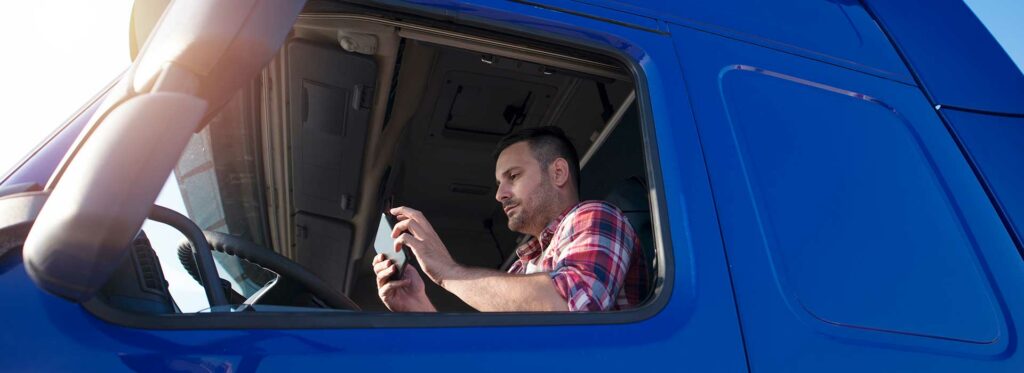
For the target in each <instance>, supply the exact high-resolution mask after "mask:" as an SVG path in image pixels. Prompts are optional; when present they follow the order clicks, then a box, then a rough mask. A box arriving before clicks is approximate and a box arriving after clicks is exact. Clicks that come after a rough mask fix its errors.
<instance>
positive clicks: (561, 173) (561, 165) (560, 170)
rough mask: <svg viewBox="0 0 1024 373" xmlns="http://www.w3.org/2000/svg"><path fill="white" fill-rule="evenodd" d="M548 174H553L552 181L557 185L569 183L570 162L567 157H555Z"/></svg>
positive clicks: (562, 185)
mask: <svg viewBox="0 0 1024 373" xmlns="http://www.w3.org/2000/svg"><path fill="white" fill-rule="evenodd" d="M548 172H549V173H550V174H549V175H548V176H551V182H552V183H553V184H555V186H557V187H559V188H561V187H564V186H565V185H566V184H568V183H569V162H567V161H566V160H565V158H555V160H554V161H552V162H551V166H550V167H548Z"/></svg>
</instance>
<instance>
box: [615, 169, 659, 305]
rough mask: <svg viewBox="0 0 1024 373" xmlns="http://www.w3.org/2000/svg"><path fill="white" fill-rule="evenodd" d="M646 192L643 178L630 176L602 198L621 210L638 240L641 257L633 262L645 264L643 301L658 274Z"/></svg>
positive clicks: (650, 290)
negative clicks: (645, 276)
mask: <svg viewBox="0 0 1024 373" xmlns="http://www.w3.org/2000/svg"><path fill="white" fill-rule="evenodd" d="M648 191H649V189H648V187H647V182H646V181H645V180H644V179H643V178H641V177H639V176H631V177H629V178H627V179H625V180H622V181H621V182H619V183H618V184H616V185H615V186H614V187H612V189H611V191H609V192H608V195H607V196H606V197H605V198H604V200H605V201H607V202H608V203H611V204H612V205H614V206H615V207H618V208H619V210H622V213H623V214H625V215H626V219H629V225H631V226H632V227H633V231H635V232H636V234H637V238H638V239H639V240H640V246H641V250H640V254H641V255H642V257H641V258H634V259H633V260H638V259H639V260H644V261H646V262H647V278H648V279H649V280H648V281H647V284H648V289H645V292H646V293H647V296H646V297H645V299H644V301H646V300H647V299H650V296H651V292H653V291H654V279H655V278H656V276H657V273H658V255H657V253H656V251H655V247H654V231H653V228H652V226H651V205H650V201H649V198H648V196H649V195H650V194H649V193H648Z"/></svg>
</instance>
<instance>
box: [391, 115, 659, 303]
mask: <svg viewBox="0 0 1024 373" xmlns="http://www.w3.org/2000/svg"><path fill="white" fill-rule="evenodd" d="M495 154H496V155H497V159H496V165H495V178H496V179H497V182H498V191H497V193H496V195H495V198H496V199H497V200H498V202H499V203H501V205H502V207H503V209H504V210H505V214H506V215H508V227H509V229H511V230H513V231H516V232H520V233H524V234H528V235H530V236H532V237H531V239H530V241H529V242H527V243H526V244H524V245H522V246H520V247H519V248H518V249H516V255H518V257H519V258H518V260H517V261H516V262H515V264H513V265H512V268H511V269H510V270H509V272H508V273H504V272H501V271H496V270H493V269H486V268H471V267H465V266H462V265H459V264H458V263H456V262H455V261H454V260H453V259H452V257H451V255H449V253H448V249H446V248H445V246H444V244H443V243H442V242H441V239H440V238H439V237H438V235H437V233H436V232H435V231H434V228H433V227H432V226H431V225H430V222H428V221H427V219H426V217H424V216H423V214H422V213H420V212H419V211H416V210H413V209H411V208H408V207H397V208H394V209H392V210H391V211H389V212H390V213H391V214H392V215H394V216H395V217H397V218H398V220H399V222H398V223H397V224H395V226H394V229H393V230H392V233H391V234H392V237H394V238H396V239H395V250H400V249H401V247H402V245H405V246H407V247H409V248H410V249H412V251H413V254H415V255H416V257H417V258H418V260H419V263H420V266H421V267H422V268H423V271H424V273H425V274H426V275H427V277H429V278H430V280H431V281H434V282H435V283H437V284H438V285H440V286H441V287H442V288H444V289H445V290H447V291H449V292H451V293H452V294H455V295H456V296H458V297H459V298H460V299H462V300H463V301H464V302H466V304H469V305H470V306H472V307H473V308H475V309H477V310H480V311H599V310H611V309H621V308H627V307H631V306H636V305H637V304H638V303H639V302H640V301H641V300H642V297H643V296H644V295H646V294H645V293H644V289H645V288H646V287H645V285H646V279H645V278H644V277H645V276H646V273H647V272H646V269H645V267H644V260H643V259H642V258H641V254H640V253H641V250H640V244H639V240H637V236H636V233H635V232H634V231H633V228H632V227H631V226H630V225H629V223H628V222H627V220H626V218H625V216H623V214H622V212H621V211H619V209H617V208H615V207H614V206H612V205H610V204H608V203H606V202H601V201H585V202H580V201H579V178H580V176H579V161H578V158H577V153H576V150H575V148H573V146H572V143H571V142H569V140H568V138H566V136H565V134H564V133H563V132H562V131H561V130H560V129H558V128H557V127H541V128H534V129H527V130H523V131H520V132H517V133H514V134H512V135H509V136H507V137H505V138H504V139H502V140H501V142H499V144H498V147H497V149H496V151H495ZM373 269H374V272H375V273H376V275H377V289H378V295H379V296H380V298H381V300H383V301H384V304H385V305H387V307H388V308H389V309H391V310H392V311H417V312H431V311H436V309H435V308H434V305H433V304H431V302H430V300H429V299H427V296H426V293H425V292H424V287H423V280H422V278H421V277H420V276H419V273H418V272H417V271H416V270H415V269H414V268H413V267H412V266H410V265H406V267H405V269H404V271H403V272H402V273H403V275H402V278H401V279H397V280H394V279H390V277H391V276H392V275H393V274H395V273H396V271H397V268H396V267H395V264H394V263H393V262H392V261H390V260H387V259H386V258H384V256H383V255H377V256H376V257H375V258H374V260H373Z"/></svg>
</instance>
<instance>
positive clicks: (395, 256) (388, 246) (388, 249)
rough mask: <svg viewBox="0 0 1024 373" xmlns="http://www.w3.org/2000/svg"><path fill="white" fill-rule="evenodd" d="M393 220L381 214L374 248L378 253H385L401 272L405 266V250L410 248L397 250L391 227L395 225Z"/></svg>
mask: <svg viewBox="0 0 1024 373" xmlns="http://www.w3.org/2000/svg"><path fill="white" fill-rule="evenodd" d="M392 220H393V219H388V218H387V217H386V216H385V215H384V214H381V216H380V224H378V225H377V237H376V238H374V240H373V249H374V251H376V252H377V253H378V254H384V256H385V257H387V258H388V259H391V261H392V262H395V265H396V266H398V270H399V272H401V270H402V268H403V267H404V266H405V251H406V250H408V248H403V249H402V251H399V252H395V239H393V238H391V228H392V227H393V226H394V224H392V222H391V221H392Z"/></svg>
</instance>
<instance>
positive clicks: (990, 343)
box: [671, 5, 1024, 372]
mask: <svg viewBox="0 0 1024 373" xmlns="http://www.w3.org/2000/svg"><path fill="white" fill-rule="evenodd" d="M773 6H774V5H773ZM823 6H824V5H823ZM854 19H856V18H854ZM868 19H870V18H868ZM851 22H852V21H851ZM868 25H870V23H868ZM671 29H672V33H673V37H674V38H675V41H676V46H677V50H678V52H679V54H680V56H681V60H682V63H683V69H684V71H685V76H686V81H687V84H688V86H689V87H690V90H691V92H690V94H691V98H692V101H693V104H694V111H695V117H696V119H697V123H698V128H699V132H700V140H701V146H702V147H703V149H704V153H705V154H706V156H707V162H708V167H709V175H710V178H711V184H712V190H713V191H714V196H715V206H716V208H717V211H718V213H719V219H720V224H721V228H722V234H723V238H724V241H725V247H726V252H727V257H728V260H729V264H730V270H731V276H732V279H733V283H734V286H735V291H736V298H737V304H738V310H739V317H740V320H741V325H742V330H743V334H744V340H745V344H746V351H747V355H748V358H749V363H750V368H751V370H752V371H780V372H782V371H785V372H805V371H806V372H821V371H932V372H937V371H980V370H985V371H1003V370H1006V371H1012V370H1017V371H1019V370H1020V366H1021V363H1022V360H1021V357H1020V354H1018V353H1016V352H1017V351H1018V349H1019V347H1018V344H1017V343H1015V342H1014V341H1015V340H1016V339H1017V338H1018V337H1019V333H1020V331H1019V329H1018V328H1019V326H1016V325H1018V323H1015V322H1014V320H1013V315H1014V314H1015V313H1016V314H1018V315H1019V314H1020V310H1022V309H1024V308H1021V307H1024V303H1022V302H1024V298H1022V296H1021V293H1020V292H1019V291H1016V289H1019V288H1020V286H1021V285H1024V277H1022V271H1021V270H1020V265H1021V263H1020V257H1019V255H1018V253H1017V250H1016V249H1015V247H1014V244H1013V242H1012V241H1011V238H1010V236H1009V235H1008V234H1007V231H1006V229H1005V227H1004V225H1003V223H1002V222H1001V221H1000V219H999V216H998V215H997V214H996V212H995V210H994V208H993V206H992V203H991V202H990V200H989V199H988V198H987V197H986V195H985V192H984V190H983V189H982V188H981V187H980V185H979V183H978V179H977V178H976V176H975V175H974V173H973V172H972V170H971V168H970V167H969V165H968V164H967V162H966V161H965V159H964V157H963V154H962V153H961V152H960V151H959V149H958V147H957V144H956V143H955V142H954V141H953V139H952V138H951V137H950V134H949V132H948V131H947V130H946V127H945V126H944V125H943V123H942V122H941V120H940V118H939V116H938V115H937V114H936V112H935V110H934V109H933V108H932V107H931V105H930V104H929V102H928V101H927V100H926V98H925V96H924V95H923V93H922V92H921V89H920V88H919V87H917V86H916V84H915V83H914V82H913V81H912V80H909V79H906V78H905V77H901V75H902V76H906V75H905V74H904V73H901V72H896V73H884V72H883V73H879V72H878V71H876V70H873V69H870V68H866V67H864V66H856V65H845V66H844V64H846V62H848V61H846V62H843V61H837V60H835V59H831V58H829V57H827V56H825V57H822V56H821V55H817V56H816V55H814V54H813V53H811V54H808V53H806V51H800V50H796V49H791V48H789V47H785V46H778V45H772V44H770V43H763V40H754V39H747V40H743V39H742V37H738V38H737V37H724V36H722V35H721V34H717V33H713V32H707V31H702V30H699V29H698V28H697V27H694V26H693V25H683V24H680V25H675V26H673V27H672V28H671ZM865 29H867V30H870V27H868V28H861V29H860V31H863V30H865ZM825 31H828V30H825ZM875 31H877V30H875ZM815 32H823V31H821V30H806V33H805V34H813V33H815ZM851 35H853V34H851ZM871 35H872V34H870V33H868V34H857V35H855V36H857V37H859V38H861V39H860V40H861V43H867V42H870V41H871ZM829 36H835V35H824V36H821V37H822V38H827V37H829ZM851 37H852V36H851ZM854 40H856V39H854ZM865 40H866V41H865ZM881 40H885V39H884V37H883V38H882V39H881ZM759 44H760V45H759ZM833 61H835V62H833ZM1014 366H1015V368H1014Z"/></svg>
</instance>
